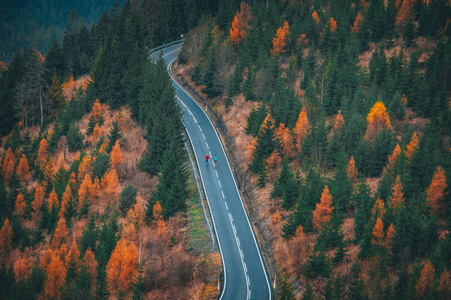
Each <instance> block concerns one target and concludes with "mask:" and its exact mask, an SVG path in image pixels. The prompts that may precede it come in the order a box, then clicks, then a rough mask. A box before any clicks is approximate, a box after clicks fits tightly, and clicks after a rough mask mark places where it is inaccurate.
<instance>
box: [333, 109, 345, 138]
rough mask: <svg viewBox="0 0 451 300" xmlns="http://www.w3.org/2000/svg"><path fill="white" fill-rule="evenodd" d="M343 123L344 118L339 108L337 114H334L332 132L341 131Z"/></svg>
mask: <svg viewBox="0 0 451 300" xmlns="http://www.w3.org/2000/svg"><path fill="white" fill-rule="evenodd" d="M344 124H345V120H344V119H343V115H342V114H341V110H339V111H338V114H337V115H336V116H335V120H334V128H333V133H334V134H336V133H339V132H341V131H342V129H343V126H344Z"/></svg>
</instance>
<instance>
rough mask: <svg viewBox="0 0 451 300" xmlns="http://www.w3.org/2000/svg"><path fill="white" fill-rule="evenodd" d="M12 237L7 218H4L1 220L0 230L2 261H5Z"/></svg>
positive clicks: (10, 247) (0, 257) (0, 259)
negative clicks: (0, 226)
mask: <svg viewBox="0 0 451 300" xmlns="http://www.w3.org/2000/svg"><path fill="white" fill-rule="evenodd" d="M13 237H14V234H13V229H12V227H11V224H10V223H9V219H8V218H6V219H5V221H4V222H3V226H2V229H1V230H0V262H2V263H5V260H6V258H7V257H8V255H9V252H10V251H11V249H12V244H13Z"/></svg>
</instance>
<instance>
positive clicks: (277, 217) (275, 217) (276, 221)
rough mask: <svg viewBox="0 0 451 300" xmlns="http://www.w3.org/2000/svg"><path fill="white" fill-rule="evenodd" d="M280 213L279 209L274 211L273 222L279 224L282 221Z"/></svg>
mask: <svg viewBox="0 0 451 300" xmlns="http://www.w3.org/2000/svg"><path fill="white" fill-rule="evenodd" d="M280 219H281V218H280V214H279V210H276V212H275V213H274V215H273V216H272V223H273V224H277V223H279V222H280Z"/></svg>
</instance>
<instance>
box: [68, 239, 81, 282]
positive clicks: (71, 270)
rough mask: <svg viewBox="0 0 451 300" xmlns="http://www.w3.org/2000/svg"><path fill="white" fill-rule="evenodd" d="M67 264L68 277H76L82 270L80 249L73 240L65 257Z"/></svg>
mask: <svg viewBox="0 0 451 300" xmlns="http://www.w3.org/2000/svg"><path fill="white" fill-rule="evenodd" d="M65 265H66V269H67V277H68V278H70V279H74V278H75V277H76V276H77V274H78V273H79V272H80V267H81V261H80V250H78V246H77V243H76V242H75V241H72V244H71V246H70V249H69V252H68V253H67V257H66V258H65Z"/></svg>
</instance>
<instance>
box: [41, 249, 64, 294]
mask: <svg viewBox="0 0 451 300" xmlns="http://www.w3.org/2000/svg"><path fill="white" fill-rule="evenodd" d="M46 271H47V277H46V279H45V284H44V296H45V297H46V298H47V299H57V298H59V297H60V296H61V291H62V287H63V285H64V282H65V281H66V273H67V270H66V267H65V265H64V262H63V261H62V260H61V258H60V257H59V255H53V256H52V257H51V261H50V264H49V265H48V266H47V268H46Z"/></svg>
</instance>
